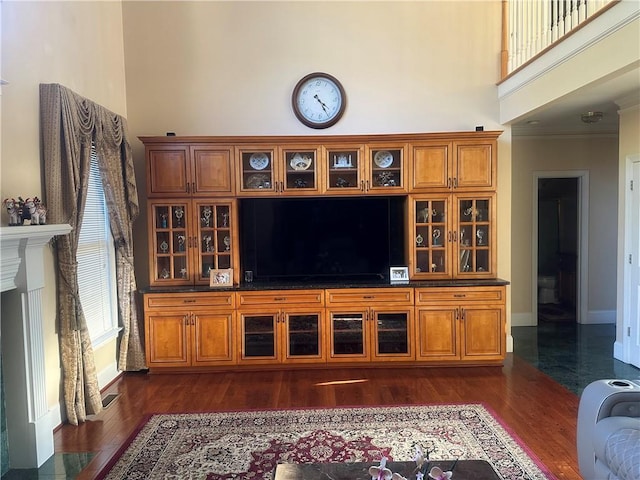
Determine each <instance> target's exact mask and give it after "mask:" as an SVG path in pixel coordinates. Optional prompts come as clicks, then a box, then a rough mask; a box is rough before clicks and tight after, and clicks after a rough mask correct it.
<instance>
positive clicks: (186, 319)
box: [182, 313, 189, 325]
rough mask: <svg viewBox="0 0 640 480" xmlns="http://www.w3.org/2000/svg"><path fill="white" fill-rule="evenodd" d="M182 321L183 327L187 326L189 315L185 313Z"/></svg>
mask: <svg viewBox="0 0 640 480" xmlns="http://www.w3.org/2000/svg"><path fill="white" fill-rule="evenodd" d="M182 321H183V322H184V324H185V325H189V314H188V313H187V314H186V315H185V316H184V317H182Z"/></svg>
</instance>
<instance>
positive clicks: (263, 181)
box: [247, 173, 271, 190]
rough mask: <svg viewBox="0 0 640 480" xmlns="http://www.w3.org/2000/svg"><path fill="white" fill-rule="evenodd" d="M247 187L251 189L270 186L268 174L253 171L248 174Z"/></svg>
mask: <svg viewBox="0 0 640 480" xmlns="http://www.w3.org/2000/svg"><path fill="white" fill-rule="evenodd" d="M247 188H250V189H252V190H253V189H257V188H271V182H270V180H269V175H267V174H264V173H254V174H253V175H249V176H248V177H247Z"/></svg>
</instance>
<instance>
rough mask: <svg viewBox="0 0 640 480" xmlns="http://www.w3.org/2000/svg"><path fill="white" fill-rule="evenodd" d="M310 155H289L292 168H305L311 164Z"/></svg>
mask: <svg viewBox="0 0 640 480" xmlns="http://www.w3.org/2000/svg"><path fill="white" fill-rule="evenodd" d="M311 162H312V160H311V157H310V156H309V155H301V154H299V153H296V154H294V155H293V157H291V162H290V163H289V164H290V165H291V168H293V169H294V170H306V169H308V168H309V167H310V166H311Z"/></svg>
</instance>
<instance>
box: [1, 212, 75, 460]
mask: <svg viewBox="0 0 640 480" xmlns="http://www.w3.org/2000/svg"><path fill="white" fill-rule="evenodd" d="M70 231H71V226H70V225H67V224H58V225H26V226H18V227H0V246H1V257H0V260H1V264H0V267H1V269H2V270H1V283H2V291H3V292H5V291H9V290H16V292H17V293H18V294H19V295H18V297H19V298H16V297H15V296H13V294H12V296H11V297H7V298H3V302H2V324H1V325H2V335H1V340H2V349H1V353H2V361H3V364H4V365H5V369H4V372H3V373H4V381H5V395H6V398H5V401H6V410H5V411H6V418H7V433H8V437H9V467H10V468H38V467H40V466H41V465H42V464H43V463H44V462H45V461H46V460H47V459H48V458H49V457H51V455H53V451H54V445H53V427H54V425H52V423H53V422H52V419H51V412H50V411H49V408H48V404H47V391H46V390H47V383H46V378H45V355H44V338H43V318H44V314H43V307H44V306H43V304H42V290H43V288H44V279H45V272H44V262H43V261H44V247H45V245H47V243H48V242H49V240H51V239H52V238H53V237H55V236H57V235H66V234H67V233H69V232H70ZM5 300H6V302H5ZM16 300H17V301H16ZM9 365H11V368H6V367H7V366H9ZM3 460H4V459H3Z"/></svg>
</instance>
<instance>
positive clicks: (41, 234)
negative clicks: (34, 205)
mask: <svg viewBox="0 0 640 480" xmlns="http://www.w3.org/2000/svg"><path fill="white" fill-rule="evenodd" d="M70 231H71V225H68V224H56V225H25V226H21V227H0V245H1V247H2V254H1V255H0V258H1V260H2V264H1V270H0V272H1V285H2V290H1V291H3V292H5V291H7V290H12V289H14V288H17V285H16V276H17V274H18V269H19V268H20V263H21V261H22V260H23V258H22V257H24V252H25V250H26V249H27V248H39V249H41V248H42V247H43V246H44V245H46V244H47V243H48V242H49V240H51V239H52V238H53V237H55V236H56V235H66V234H67V233H69V232H70ZM40 270H42V265H40Z"/></svg>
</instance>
